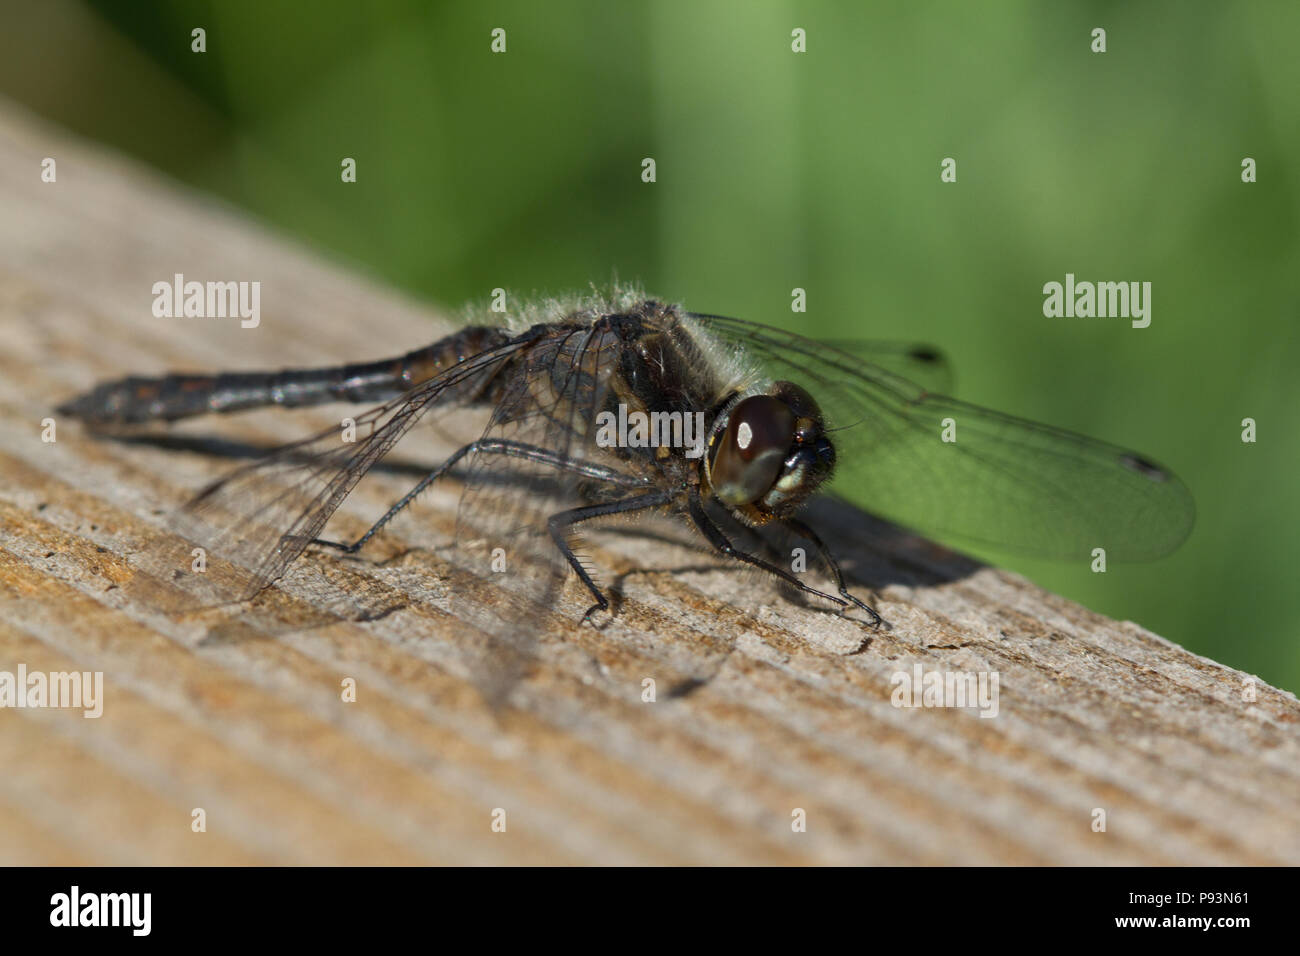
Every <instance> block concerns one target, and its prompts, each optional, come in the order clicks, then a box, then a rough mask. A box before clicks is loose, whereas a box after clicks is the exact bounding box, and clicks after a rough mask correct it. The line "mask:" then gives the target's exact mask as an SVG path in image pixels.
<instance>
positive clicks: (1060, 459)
mask: <svg viewBox="0 0 1300 956" xmlns="http://www.w3.org/2000/svg"><path fill="white" fill-rule="evenodd" d="M689 320H693V321H696V322H698V323H699V324H700V325H701V326H702V327H703V328H704V329H705V330H707V332H709V333H711V334H713V335H715V336H717V337H719V338H721V339H722V340H724V341H727V342H730V343H734V345H735V346H737V347H739V348H743V349H745V350H746V351H747V352H748V354H749V355H750V356H752V357H753V358H754V359H755V360H756V361H757V362H758V363H759V364H760V365H761V366H762V368H763V370H764V372H765V374H768V375H770V376H771V377H772V378H775V379H786V380H789V381H793V382H795V383H797V384H800V385H802V386H803V387H805V388H806V389H807V390H808V391H809V392H810V393H811V394H812V395H813V396H814V397H815V398H816V399H817V401H818V403H819V404H820V405H821V407H822V411H823V412H824V413H825V416H826V419H827V423H828V425H829V426H830V427H832V428H838V429H839V430H837V431H835V432H834V433H833V435H832V439H833V441H834V443H835V447H836V450H837V464H836V479H835V483H834V490H835V491H836V492H837V493H839V494H841V495H843V496H844V497H846V498H849V499H850V500H852V501H854V502H855V503H857V504H859V505H861V506H862V507H864V508H867V509H868V510H871V511H873V512H875V513H877V514H880V515H883V516H885V517H888V518H890V519H892V520H894V521H897V522H900V523H902V524H905V525H908V526H911V527H913V528H916V529H919V530H923V531H931V532H935V533H937V534H938V535H940V536H948V537H954V538H960V539H965V540H968V541H972V542H981V543H985V544H993V545H999V546H1004V547H1009V548H1012V549H1014V550H1017V551H1020V552H1022V553H1025V554H1036V555H1042V556H1051V557H1063V558H1064V557H1087V556H1088V555H1089V554H1090V552H1091V550H1092V549H1093V548H1097V547H1101V548H1105V549H1106V552H1107V555H1108V556H1109V557H1111V558H1115V559H1120V560H1144V559H1149V558H1155V557H1159V556H1161V555H1164V554H1167V553H1169V552H1170V551H1172V550H1173V549H1175V548H1176V547H1178V545H1180V544H1181V543H1182V542H1183V541H1184V540H1185V539H1186V537H1187V535H1188V534H1189V533H1190V531H1191V528H1192V524H1193V521H1194V519H1195V508H1194V506H1193V503H1192V498H1191V495H1190V494H1189V492H1188V490H1187V488H1186V486H1185V485H1184V484H1183V483H1182V482H1181V481H1180V480H1179V479H1178V478H1177V477H1176V476H1175V475H1174V474H1173V473H1172V472H1170V471H1169V470H1167V469H1165V468H1161V467H1160V466H1158V465H1156V464H1154V463H1152V462H1150V461H1148V460H1147V459H1145V458H1144V457H1143V456H1141V455H1138V454H1137V453H1135V452H1132V451H1129V450H1127V449H1124V448H1120V447H1118V446H1116V445H1111V444H1108V443H1106V442H1101V441H1096V440H1094V439H1091V438H1086V437H1084V436H1082V435H1077V434H1074V433H1072V432H1068V431H1064V430H1062V429H1058V428H1052V427H1050V426H1047V425H1039V424H1036V423H1034V422H1031V421H1026V420H1024V419H1021V418H1014V417H1012V416H1010V415H1003V414H1000V413H998V412H994V411H990V410H988V409H985V408H980V407H978V406H975V405H970V404H967V403H965V402H960V401H957V400H956V399H953V398H948V397H947V396H945V395H941V394H932V393H930V392H928V391H927V390H926V389H924V388H922V387H920V386H919V385H917V384H916V383H914V382H912V381H910V380H909V379H907V378H905V377H903V376H902V375H899V374H895V373H894V372H891V371H889V370H887V369H885V368H882V367H880V366H876V365H872V364H868V363H867V362H865V361H864V360H863V358H862V357H861V356H860V355H858V354H854V353H850V352H849V351H846V350H844V349H842V348H840V347H837V346H836V345H834V344H830V343H821V342H815V341H812V340H810V339H805V338H803V337H801V336H799V335H795V334H793V333H790V332H784V331H781V330H779V329H774V328H769V327H767V326H763V325H759V324H756V323H752V322H745V321H743V320H739V319H730V318H725V317H721V316H692V317H691V318H690V319H689ZM945 436H946V437H949V438H952V439H953V440H952V441H945V440H944V439H945Z"/></svg>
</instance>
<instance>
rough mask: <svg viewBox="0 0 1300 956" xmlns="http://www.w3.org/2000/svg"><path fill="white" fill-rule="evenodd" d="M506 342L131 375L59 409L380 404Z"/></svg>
mask: <svg viewBox="0 0 1300 956" xmlns="http://www.w3.org/2000/svg"><path fill="white" fill-rule="evenodd" d="M509 339H510V334H509V333H508V332H507V331H505V330H503V329H498V328H492V327H486V326H474V327H471V328H466V329H462V330H461V331H459V332H456V333H455V334H453V335H449V336H447V337H446V338H443V339H439V340H438V341H437V342H434V343H433V344H432V345H428V346H425V347H424V348H421V349H416V350H415V351H413V352H408V353H406V354H405V355H402V356H400V357H398V358H394V359H384V360H381V361H378V362H355V363H352V364H348V365H337V366H331V367H326V368H291V369H281V370H279V371H275V372H220V373H217V374H215V375H194V374H187V373H172V374H169V375H161V376H157V377H152V378H147V377H141V376H135V375H133V376H130V377H129V378H122V379H118V380H116V381H112V382H105V383H104V384H102V385H99V386H96V387H95V388H93V389H91V390H90V391H89V392H85V393H83V394H81V395H78V396H77V397H76V398H73V399H71V400H70V401H68V402H65V403H64V404H63V405H61V406H59V409H58V411H59V412H60V413H61V414H65V415H72V416H74V417H76V418H80V419H82V420H83V421H87V422H91V423H94V424H99V425H133V424H140V423H142V422H148V421H160V420H161V421H175V420H176V419H178V418H189V417H191V416H194V415H206V414H208V413H210V412H218V413H229V412H239V411H245V410H247V409H251V408H261V407H264V406H267V405H281V406H284V407H285V408H299V407H302V406H304V405H322V404H325V403H328V402H354V403H363V402H383V401H388V400H390V399H393V398H396V397H398V396H399V395H401V394H403V393H404V392H406V391H409V390H410V389H411V388H413V387H415V386H416V385H419V384H420V383H421V382H425V381H428V380H429V379H431V378H433V377H434V376H435V375H437V374H439V373H440V372H442V371H444V370H445V369H447V368H449V367H450V366H452V365H455V364H457V363H459V362H463V361H465V360H466V359H467V358H472V357H473V356H475V355H477V354H479V353H481V352H484V351H487V350H489V349H492V348H496V347H497V346H499V345H501V344H503V343H505V342H507V341H509Z"/></svg>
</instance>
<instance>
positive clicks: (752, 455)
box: [710, 395, 795, 505]
mask: <svg viewBox="0 0 1300 956" xmlns="http://www.w3.org/2000/svg"><path fill="white" fill-rule="evenodd" d="M794 426H795V416H794V413H793V412H792V411H790V407H789V406H788V405H786V404H785V403H784V402H782V401H781V400H780V399H776V398H772V397H771V396H770V395H754V396H751V397H750V398H746V399H744V400H743V401H741V402H739V403H737V405H736V407H735V408H733V409H732V410H731V417H730V419H729V420H728V422H727V430H726V432H725V433H724V434H723V436H722V438H721V439H719V441H718V448H717V452H716V453H715V454H714V456H713V465H712V467H711V469H710V478H711V480H712V482H713V491H714V494H716V495H717V496H718V499H719V500H720V501H722V502H723V503H724V504H728V505H747V504H750V503H751V502H754V501H757V500H758V499H759V498H761V497H763V495H765V494H766V493H767V492H768V491H769V490H770V489H771V487H772V485H773V484H775V483H776V479H777V476H779V475H780V473H781V466H782V464H783V463H784V462H785V459H786V457H787V456H788V455H789V452H790V447H791V445H793V444H794Z"/></svg>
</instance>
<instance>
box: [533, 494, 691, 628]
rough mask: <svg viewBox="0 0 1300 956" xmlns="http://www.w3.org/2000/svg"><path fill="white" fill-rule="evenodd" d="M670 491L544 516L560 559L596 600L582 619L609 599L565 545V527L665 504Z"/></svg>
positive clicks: (566, 540)
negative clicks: (564, 561) (561, 555)
mask: <svg viewBox="0 0 1300 956" xmlns="http://www.w3.org/2000/svg"><path fill="white" fill-rule="evenodd" d="M672 497H673V496H672V495H671V494H670V493H669V492H666V491H651V492H648V493H646V494H644V495H636V496H634V497H632V498H624V499H623V500H622V501H611V502H608V503H606V504H599V505H587V506H586V507H583V508H571V509H570V510H568V511H561V512H559V513H558V514H553V515H551V517H550V518H549V519H547V522H546V525H547V527H548V528H549V529H550V532H551V539H552V540H553V541H554V542H555V546H556V547H557V548H559V549H560V553H561V554H563V555H564V559H565V560H566V561H568V562H569V567H571V568H573V570H574V571H576V572H577V574H578V578H579V580H581V581H582V583H583V584H584V585H586V587H587V590H588V591H590V592H591V595H592V597H594V598H595V599H596V603H595V604H593V605H592V606H591V607H589V608H587V612H586V613H585V614H583V615H582V619H583V620H584V621H586V620H588V619H589V618H590V617H591V616H592V615H593V614H595V613H596V612H597V611H606V610H608V609H609V601H608V599H606V597H605V595H604V594H602V593H601V592H600V588H599V587H597V586H596V582H595V581H594V580H592V577H591V574H590V573H589V572H588V571H587V569H586V568H585V567H583V565H582V562H581V561H580V560H579V559H578V556H577V555H576V554H574V553H573V548H571V547H569V542H568V538H567V532H568V530H569V528H571V527H572V526H573V525H575V524H577V523H578V522H580V521H588V520H590V519H592V518H600V517H603V516H605V515H616V514H626V513H627V512H629V511H641V510H643V509H645V508H655V507H657V506H659V505H666V504H668V503H669V502H670V501H672Z"/></svg>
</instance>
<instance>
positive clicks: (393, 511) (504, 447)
mask: <svg viewBox="0 0 1300 956" xmlns="http://www.w3.org/2000/svg"><path fill="white" fill-rule="evenodd" d="M476 451H478V452H483V453H484V454H489V455H505V456H507V457H510V458H523V459H526V460H528V461H535V462H538V463H540V464H543V465H550V466H552V467H554V468H559V469H561V470H563V471H572V472H576V473H578V474H580V475H583V476H584V477H587V478H594V479H596V480H597V481H608V482H610V483H611V484H621V485H628V486H637V487H639V486H641V485H642V484H644V482H643V481H641V480H640V479H638V478H635V477H633V476H631V475H625V474H623V473H622V472H618V471H615V470H614V469H612V468H605V467H604V466H602V465H597V464H594V463H593V462H587V461H573V460H570V459H567V458H565V457H563V456H562V455H557V454H555V453H554V452H551V451H547V450H546V449H545V448H538V447H537V446H535V445H526V444H524V443H523V442H516V441H508V440H505V439H497V438H485V439H479V440H478V441H475V442H470V443H469V444H468V445H465V446H464V447H463V448H460V449H458V450H457V451H456V452H454V453H453V454H452V455H451V456H450V457H448V458H447V460H446V461H444V462H443V463H442V464H441V465H439V466H438V467H437V468H435V469H434V470H433V471H431V472H429V473H428V474H427V475H425V476H424V477H423V478H421V479H420V480H419V481H418V482H417V483H416V485H415V487H414V488H412V489H411V490H410V491H408V492H407V493H406V494H405V495H403V496H402V499H401V500H400V501H398V502H397V503H396V504H394V505H393V506H392V507H391V508H389V509H388V511H386V512H385V513H384V516H383V517H382V518H380V519H379V520H378V521H376V522H375V523H374V524H373V525H371V526H370V530H369V531H367V532H366V533H365V534H363V535H362V536H361V537H359V538H358V539H357V540H356V541H353V542H352V543H351V544H343V543H342V542H340V541H326V540H325V539H324V538H313V539H312V544H318V545H322V546H324V547H327V548H335V549H337V550H339V551H342V552H343V553H344V554H355V553H356V552H358V551H360V550H361V548H362V547H364V546H365V543H366V542H367V541H369V540H370V539H371V538H373V537H374V536H375V535H376V534H377V533H378V532H379V530H380V529H381V528H382V527H383V526H384V525H386V524H388V522H390V521H392V520H393V519H394V518H395V517H397V515H398V514H400V513H401V512H402V511H403V509H405V508H406V506H407V505H409V504H410V503H411V502H412V501H414V500H415V499H416V497H417V496H418V495H419V494H420V492H422V491H424V489H425V488H428V487H429V486H430V485H431V484H433V483H434V482H435V481H437V480H438V479H439V478H441V477H442V476H443V475H445V474H446V473H447V472H449V471H451V469H452V468H453V467H454V466H455V465H456V463H457V462H458V461H460V460H461V459H462V458H464V457H465V456H466V455H468V454H471V453H472V452H476Z"/></svg>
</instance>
